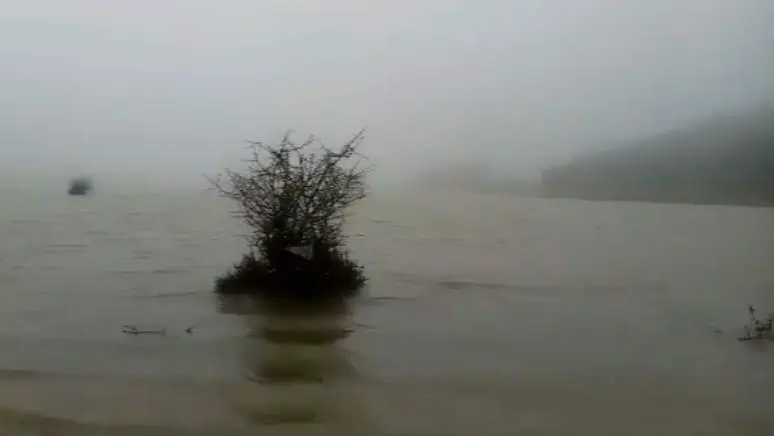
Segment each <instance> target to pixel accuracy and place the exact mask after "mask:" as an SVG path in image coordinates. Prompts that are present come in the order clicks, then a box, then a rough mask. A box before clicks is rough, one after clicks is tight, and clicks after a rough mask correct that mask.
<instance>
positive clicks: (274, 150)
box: [210, 131, 367, 297]
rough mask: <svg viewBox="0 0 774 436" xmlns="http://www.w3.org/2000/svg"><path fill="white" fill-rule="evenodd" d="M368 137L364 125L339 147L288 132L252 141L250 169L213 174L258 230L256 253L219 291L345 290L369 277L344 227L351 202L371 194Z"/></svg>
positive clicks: (308, 293) (311, 293)
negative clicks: (365, 154)
mask: <svg viewBox="0 0 774 436" xmlns="http://www.w3.org/2000/svg"><path fill="white" fill-rule="evenodd" d="M362 140H363V132H362V131H361V132H359V133H358V134H357V135H355V136H354V137H353V138H352V139H351V140H349V141H347V142H346V143H345V144H344V145H343V146H341V148H340V149H339V150H331V149H329V148H327V147H325V146H324V145H323V144H322V143H320V142H319V141H318V140H317V139H316V138H315V137H310V138H309V139H307V140H306V141H305V142H304V143H301V144H296V143H294V142H292V141H291V139H290V135H289V134H286V135H285V136H284V137H283V138H282V140H281V141H280V143H279V145H276V146H272V145H267V144H264V143H261V142H250V151H251V156H250V158H249V159H248V160H247V168H246V170H244V171H242V172H237V171H231V170H228V171H227V172H226V174H225V176H220V177H218V178H216V179H211V180H210V181H211V183H212V184H213V186H214V187H215V189H216V190H217V191H218V192H219V193H220V194H221V195H223V196H225V197H227V198H231V199H233V200H235V201H236V202H237V203H238V205H239V214H240V216H241V217H242V218H243V219H244V221H245V223H246V224H247V225H248V226H249V227H250V229H251V233H250V235H249V237H248V243H249V246H250V252H249V253H248V254H246V255H244V256H243V258H242V260H241V261H240V262H239V263H237V264H236V265H235V266H234V267H233V269H232V270H231V271H229V272H227V273H226V274H225V275H224V276H222V277H219V278H218V279H217V280H216V283H215V290H216V291H217V292H221V293H256V294H269V295H286V296H294V297H299V296H301V297H319V296H322V297H324V296H345V295H350V294H353V293H355V292H356V291H357V289H359V288H360V287H361V286H362V285H363V284H364V283H365V276H364V273H363V268H362V266H360V265H359V264H357V263H356V262H355V261H353V260H351V259H350V258H349V256H348V255H347V252H346V250H345V247H344V239H345V238H344V235H343V231H342V227H343V225H344V222H345V218H346V216H347V215H346V212H347V210H348V208H349V207H350V206H351V205H353V204H354V203H355V202H356V201H358V200H360V199H363V198H364V197H365V196H366V184H365V176H366V174H367V168H366V167H364V166H363V165H362V162H363V159H362V156H361V155H360V154H359V153H357V147H358V146H359V145H360V143H361V142H362Z"/></svg>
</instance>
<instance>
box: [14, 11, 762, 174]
mask: <svg viewBox="0 0 774 436" xmlns="http://www.w3.org/2000/svg"><path fill="white" fill-rule="evenodd" d="M0 11H1V12H0V99H2V100H1V101H2V104H0V169H2V170H3V172H4V173H6V174H12V175H14V174H16V175H18V174H22V175H23V174H25V173H28V172H29V173H30V174H32V173H38V172H41V171H46V172H49V173H51V174H56V175H58V176H69V175H72V174H73V173H81V172H86V173H89V174H94V175H96V176H97V177H98V178H106V177H107V178H110V177H112V178H116V179H132V178H134V179H138V178H141V179H144V180H162V179H170V180H172V179H174V180H177V181H184V182H186V183H187V182H188V181H191V182H192V183H200V182H201V174H202V173H209V174H212V173H214V172H217V171H219V170H220V169H222V168H223V167H224V166H226V165H230V164H233V163H235V162H236V161H237V160H238V159H239V158H240V157H241V156H242V153H243V147H244V141H245V140H247V139H273V138H276V137H278V136H279V135H280V134H281V133H282V132H283V131H284V130H285V129H288V128H292V129H296V130H298V131H300V132H312V133H315V134H317V135H318V136H321V137H322V138H324V139H325V140H326V142H329V143H336V142H337V141H340V140H342V139H344V138H346V137H347V136H349V135H350V134H352V133H354V132H355V131H357V130H358V129H360V128H361V127H366V128H368V129H369V130H368V137H367V143H366V153H367V154H368V155H369V156H370V157H371V159H372V161H373V163H374V164H376V165H377V171H376V172H375V173H374V176H375V177H377V178H382V179H390V178H399V177H401V175H403V174H404V173H405V172H408V171H412V170H415V169H417V168H421V167H423V166H425V165H430V164H434V163H437V162H443V161H454V160H459V159H465V158H471V159H477V160H484V161H491V162H492V163H493V164H495V165H497V166H499V167H500V168H503V169H506V170H513V171H514V172H520V173H530V172H534V171H537V170H539V169H540V168H542V167H544V166H545V165H548V164H551V163H554V162H560V161H563V160H566V159H568V158H569V157H571V156H572V155H573V154H575V153H577V152H579V151H581V150H583V149H586V148H588V147H594V146H599V145H602V144H604V145H609V143H610V142H615V141H619V140H625V139H628V138H631V137H637V136H642V135H643V134H647V133H650V132H653V133H655V132H660V131H663V130H668V129H671V128H673V127H676V126H679V125H681V124H684V123H690V122H694V121H697V120H700V119H701V118H703V117H706V116H709V115H712V114H714V113H717V112H718V111H724V110H734V109H738V108H743V107H745V106H747V105H756V104H760V103H762V102H765V101H767V100H769V99H771V98H774V26H772V23H774V2H772V1H770V0H736V1H728V0H637V1H634V0H617V1H615V0H610V1H601V0H521V1H514V0H509V1H494V0H481V1H480V2H472V1H470V0H442V1H430V0H426V1H423V0H413V1H406V0H385V1H382V0H369V1H365V0H325V1H314V0H305V1H300V0H296V1H293V0H261V1H256V0H252V1H242V0H223V1H219V2H215V1H212V0H159V1H154V2H151V1H149V0H144V1H143V0H111V1H104V0H91V1H87V0H68V1H50V0H49V1H42V0H41V1H36V0H19V1H5V0H0Z"/></svg>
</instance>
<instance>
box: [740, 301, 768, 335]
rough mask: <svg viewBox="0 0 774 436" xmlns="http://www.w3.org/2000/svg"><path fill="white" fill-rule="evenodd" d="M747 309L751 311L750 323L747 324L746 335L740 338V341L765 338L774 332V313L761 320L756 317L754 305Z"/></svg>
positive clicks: (745, 327)
mask: <svg viewBox="0 0 774 436" xmlns="http://www.w3.org/2000/svg"><path fill="white" fill-rule="evenodd" d="M747 311H748V312H749V313H750V324H745V326H744V336H742V337H740V338H739V340H740V341H749V340H753V339H764V338H765V337H767V336H770V334H771V333H772V332H774V314H772V315H769V316H768V318H766V320H765V321H761V320H759V319H757V318H756V317H755V307H753V305H750V306H749V307H748V310H747ZM751 326H752V327H751Z"/></svg>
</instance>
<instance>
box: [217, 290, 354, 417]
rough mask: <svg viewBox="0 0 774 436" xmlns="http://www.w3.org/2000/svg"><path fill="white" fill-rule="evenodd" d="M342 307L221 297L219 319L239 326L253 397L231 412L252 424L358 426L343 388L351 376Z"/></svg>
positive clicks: (346, 310) (347, 315) (347, 316)
mask: <svg viewBox="0 0 774 436" xmlns="http://www.w3.org/2000/svg"><path fill="white" fill-rule="evenodd" d="M350 309H351V308H350V306H349V304H348V303H346V302H338V303H332V304H325V305H314V306H312V305H308V304H297V303H292V302H287V301H277V300H266V299H256V298H251V297H247V296H221V297H219V299H218V310H219V312H220V313H225V314H237V315H240V317H241V318H242V319H243V320H244V324H245V326H246V329H247V335H246V336H247V338H248V340H246V341H244V343H245V344H246V346H245V349H244V350H243V356H244V362H245V366H246V368H245V370H246V371H245V372H246V377H247V378H248V380H250V381H251V382H252V383H253V384H254V385H255V395H254V396H249V397H248V398H247V399H246V400H244V401H243V402H241V403H240V404H238V405H237V406H235V408H236V409H237V411H238V412H239V413H240V414H242V415H243V416H244V417H245V418H246V419H248V420H249V421H251V422H254V423H256V424H263V425H276V424H313V423H319V424H322V423H325V424H326V425H330V424H332V423H337V422H338V423H342V424H344V423H346V424H347V426H348V427H351V425H352V424H353V423H354V422H356V421H362V413H360V414H359V413H358V407H359V402H358V401H357V400H356V398H353V395H352V390H351V389H347V388H346V387H345V385H344V384H342V383H340V382H342V381H346V379H347V378H351V377H353V376H354V375H355V366H354V365H353V363H352V362H351V361H350V357H351V354H350V353H348V352H347V350H346V349H344V348H343V347H342V346H341V341H342V340H343V339H345V338H346V337H348V336H349V334H350V333H351V332H352V326H353V321H352V317H351V311H350Z"/></svg>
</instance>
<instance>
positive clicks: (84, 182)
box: [67, 177, 94, 195]
mask: <svg viewBox="0 0 774 436" xmlns="http://www.w3.org/2000/svg"><path fill="white" fill-rule="evenodd" d="M93 187H94V185H93V183H92V181H91V179H90V178H88V177H79V178H77V179H72V180H70V187H69V188H68V189H67V194H68V195H86V194H88V193H89V192H91V190H92V189H93Z"/></svg>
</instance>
